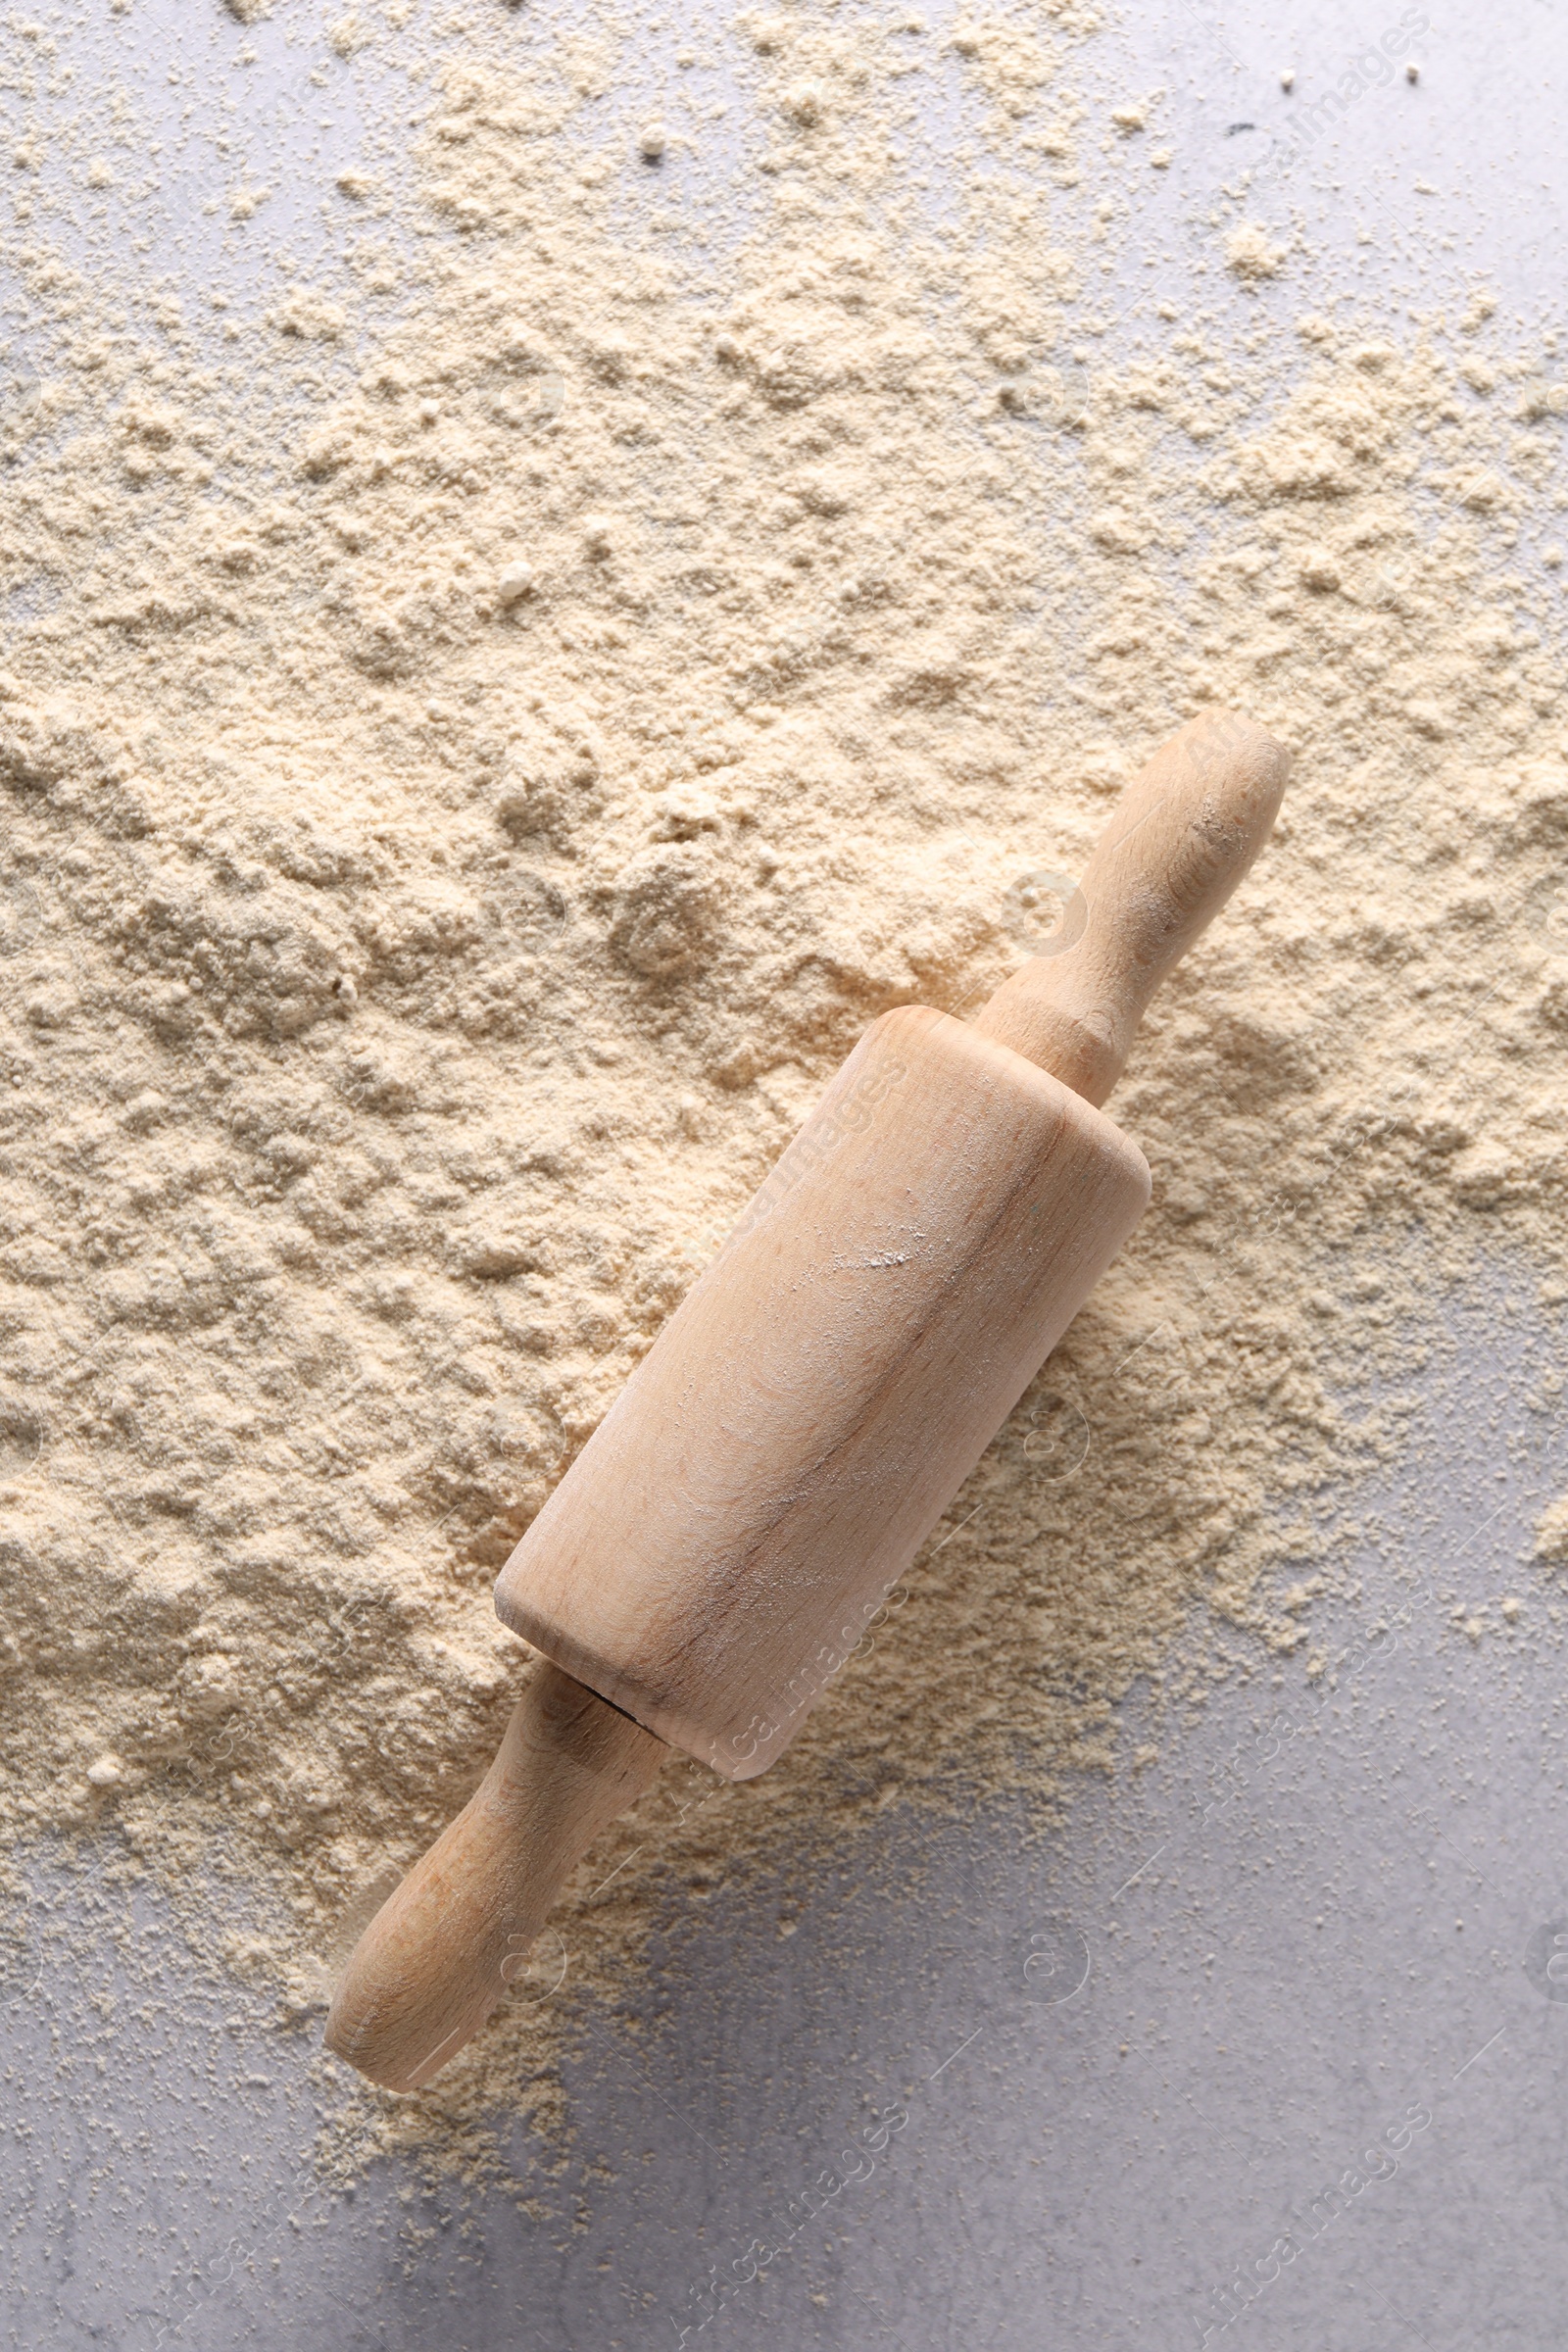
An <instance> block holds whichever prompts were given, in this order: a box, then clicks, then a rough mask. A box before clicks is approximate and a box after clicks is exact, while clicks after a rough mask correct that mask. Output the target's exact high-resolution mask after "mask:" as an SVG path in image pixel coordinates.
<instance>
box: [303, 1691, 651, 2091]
mask: <svg viewBox="0 0 1568 2352" xmlns="http://www.w3.org/2000/svg"><path fill="white" fill-rule="evenodd" d="M668 1754H669V1750H668V1748H667V1747H665V1745H664V1744H663V1742H662V1740H656V1739H655V1738H654V1736H653V1734H652V1733H651V1732H646V1731H644V1730H643V1729H642V1727H641V1726H640V1725H639V1724H635V1723H632V1722H630V1721H629V1720H628V1719H627V1717H626V1716H624V1715H620V1714H617V1713H616V1711H615V1709H614V1708H613V1707H607V1706H606V1705H605V1703H604V1701H603V1700H602V1699H599V1698H596V1697H595V1696H594V1693H593V1692H592V1691H585V1690H584V1689H583V1687H582V1685H581V1684H580V1683H577V1682H574V1681H573V1680H572V1679H571V1677H570V1676H569V1675H566V1674H563V1673H562V1672H561V1670H560V1668H559V1667H556V1666H552V1665H550V1664H549V1663H548V1662H543V1663H541V1665H540V1666H539V1667H538V1669H537V1670H536V1672H535V1674H534V1676H533V1679H532V1681H531V1682H530V1683H529V1685H528V1688H527V1690H526V1691H524V1692H523V1694H522V1696H521V1698H520V1699H519V1700H518V1701H517V1704H516V1706H515V1709H514V1711H513V1716H512V1721H511V1722H510V1723H509V1725H508V1726H507V1731H506V1737H505V1738H504V1739H503V1740H502V1742H501V1746H500V1748H499V1750H498V1751H497V1754H496V1759H495V1762H494V1763H493V1764H492V1765H491V1767H490V1770H489V1771H488V1772H487V1773H486V1775H485V1777H484V1779H483V1781H481V1783H480V1784H479V1787H478V1788H477V1789H475V1791H474V1793H473V1795H472V1796H471V1797H470V1798H469V1799H468V1802H467V1803H466V1805H465V1806H464V1808H463V1811H462V1812H461V1813H460V1814H459V1815H458V1817H457V1819H456V1821H454V1822H453V1823H452V1824H451V1825H450V1826H449V1827H448V1828H447V1829H446V1830H444V1831H443V1832H442V1834H441V1836H440V1837H439V1838H437V1839H436V1842H435V1844H434V1845H433V1846H432V1847H431V1848H430V1851H429V1852H428V1853H427V1854H425V1855H424V1856H423V1857H422V1859H421V1860H420V1861H419V1863H418V1865H417V1868H416V1869H414V1870H413V1871H411V1872H410V1874H409V1876H408V1877H407V1878H406V1879H405V1880H404V1882H403V1884H402V1886H401V1887H397V1888H396V1890H395V1891H394V1892H393V1893H392V1894H391V1895H390V1896H389V1897H388V1899H387V1900H386V1902H384V1903H383V1904H382V1906H381V1908H380V1910H379V1911H378V1912H377V1913H376V1915H375V1917H374V1919H373V1920H371V1922H370V1924H369V1926H368V1928H367V1929H366V1931H365V1934H364V1935H363V1936H361V1938H360V1940H359V1942H358V1943H357V1944H356V1946H355V1948H354V1951H353V1952H352V1953H351V1955H350V1958H349V1964H348V1967H347V1969H346V1970H345V1971H344V1974H343V1978H342V1981H341V1983H340V1984H339V1985H338V1988H337V1992H336V1995H335V1996H334V1999H333V2002H332V2008H331V2013H330V2015H329V2016H328V2018H327V2021H326V2042H327V2047H328V2048H329V2049H332V2050H335V2051H336V2052H337V2054H338V2056H339V2057H340V2058H346V2059H348V2061H349V2063H350V2064H351V2065H352V2066H356V2067H358V2069H359V2071H360V2073H361V2074H363V2075H367V2076H368V2077H369V2079H370V2081H371V2082H380V2083H382V2084H384V2086H385V2087H386V2088H387V2089H388V2090H417V2089H418V2088H419V2087H420V2085H421V2084H422V2083H425V2082H428V2081H429V2080H430V2078H431V2076H432V2075H434V2074H436V2073H437V2072H438V2071H439V2070H440V2068H442V2067H443V2066H445V2065H446V2063H447V2061H448V2059H450V2058H452V2057H455V2056H456V2054H457V2052H458V2051H459V2050H460V2049H462V2047H463V2045H464V2043H465V2042H466V2041H469V2040H471V2038H472V2037H473V2035H474V2034H476V2033H477V2032H478V2031H479V2028H480V2027H481V2026H482V2025H483V2023H484V2021H485V2019H486V2018H487V2017H488V2016H489V2014H490V2012H491V2010H492V2009H493V2008H494V2007H495V2005H496V2003H497V2002H498V2001H499V2000H500V1999H501V1997H502V1995H503V1994H504V1993H505V1992H506V1990H507V1988H508V1986H509V1985H511V1984H512V1983H513V1982H514V1981H515V1978H516V1977H517V1975H518V1973H519V1972H520V1971H521V1969H522V1968H523V1967H524V1966H525V1964H526V1959H527V1953H528V1947H529V1946H530V1944H531V1943H532V1942H533V1940H534V1937H535V1936H537V1935H538V1933H539V1930H540V1928H541V1927H542V1926H543V1925H544V1919H545V1914H546V1912H547V1911H548V1910H549V1908H550V1905H551V1903H552V1902H553V1901H554V1900H555V1897H556V1895H557V1893H558V1892H559V1891H560V1887H561V1884H562V1881H563V1880H564V1878H565V1877H566V1876H567V1875H568V1873H569V1872H570V1871H571V1869H572V1867H573V1865H574V1864H575V1863H576V1862H577V1860H578V1859H579V1857H580V1856H581V1854H582V1852H583V1849H584V1848H585V1847H586V1846H587V1845H588V1844H589V1842H590V1841H591V1840H592V1838H595V1837H596V1836H597V1834H598V1833H599V1831H600V1830H602V1829H603V1828H604V1826H605V1824H606V1823H607V1822H610V1821H613V1819H614V1817H615V1815H616V1814H617V1813H620V1812H623V1811H624V1810H625V1808H626V1806H627V1805H629V1804H630V1803H631V1801H632V1799H633V1797H635V1796H637V1795H640V1793H641V1792H642V1790H643V1789H646V1788H647V1786H648V1784H649V1782H650V1781H651V1780H653V1778H654V1776H655V1774H656V1773H657V1772H658V1771H659V1768H660V1766H661V1765H662V1763H663V1762H664V1761H665V1759H666V1757H667V1756H668Z"/></svg>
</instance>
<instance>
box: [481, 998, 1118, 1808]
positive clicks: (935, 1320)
mask: <svg viewBox="0 0 1568 2352" xmlns="http://www.w3.org/2000/svg"><path fill="white" fill-rule="evenodd" d="M1149 1184H1150V1180H1149V1170H1148V1168H1147V1167H1146V1165H1145V1163H1144V1158H1143V1155H1142V1153H1141V1152H1139V1151H1138V1150H1137V1148H1136V1147H1135V1146H1134V1145H1132V1144H1130V1143H1129V1142H1128V1141H1127V1139H1126V1138H1125V1137H1124V1136H1123V1135H1121V1134H1120V1133H1119V1132H1118V1131H1117V1129H1116V1128H1115V1127H1113V1126H1112V1125H1111V1123H1110V1121H1109V1120H1108V1119H1106V1118H1104V1117H1103V1115H1102V1114H1101V1113H1100V1112H1099V1111H1097V1110H1095V1109H1093V1108H1092V1107H1091V1106H1090V1105H1089V1104H1088V1103H1085V1102H1084V1101H1083V1100H1082V1099H1081V1098H1080V1097H1079V1096H1077V1095H1075V1094H1073V1093H1072V1092H1071V1091H1070V1090H1069V1089H1068V1088H1066V1087H1064V1086H1062V1085H1061V1084H1060V1083H1059V1082H1058V1081H1057V1080H1056V1079H1054V1078H1052V1077H1050V1076H1048V1075H1047V1074H1046V1072H1045V1071H1043V1070H1040V1069H1037V1068H1036V1067H1035V1065H1034V1064H1033V1063H1032V1062H1028V1061H1025V1060H1024V1059H1023V1058H1022V1057H1021V1056H1020V1055H1018V1054H1013V1053H1011V1052H1010V1051H1009V1050H1008V1049H1007V1048H1006V1047H1005V1046H1000V1045H998V1044H996V1043H995V1042H994V1041H992V1040H990V1039H987V1038H983V1037H980V1036H978V1035H977V1034H976V1033H975V1031H974V1030H973V1029H971V1028H966V1027H965V1026H964V1025H963V1024H962V1023H960V1022H958V1021H955V1020H951V1019H949V1018H948V1017H947V1015H945V1014H943V1013H938V1012H932V1011H929V1010H927V1009H925V1008H923V1007H907V1008H905V1009H903V1010H900V1011H897V1012H891V1013H887V1014H884V1016H883V1017H882V1019H881V1020H879V1021H877V1022H876V1023H874V1025H873V1026H872V1028H871V1029H870V1030H869V1031H868V1032H867V1033H866V1035H865V1037H864V1038H862V1039H861V1041H860V1043H859V1045H858V1047H857V1048H856V1050H855V1052H854V1053H853V1054H851V1056H850V1058H849V1060H848V1061H847V1062H846V1064H845V1065H844V1068H843V1069H842V1070H841V1071H840V1072H839V1074H838V1076H837V1077H836V1078H835V1080H834V1081H833V1083H832V1085H831V1086H830V1087H829V1088H828V1091H827V1093H826V1094H825V1095H824V1097H823V1099H822V1101H821V1103H819V1104H818V1105H817V1107H816V1109H815V1110H814V1111H813V1112H812V1114H811V1116H810V1117H809V1119H808V1121H807V1123H806V1125H805V1127H804V1128H803V1129H802V1130H801V1133H800V1134H799V1135H798V1136H797V1137H796V1139H795V1141H794V1143H793V1144H792V1145H791V1146H790V1148H789V1150H788V1151H787V1152H785V1154H784V1156H783V1158H782V1159H781V1160H780V1161H779V1163H778V1166H777V1167H776V1168H775V1169H774V1171H773V1173H772V1175H771V1176H770V1177H769V1178H768V1180H767V1182H766V1183H765V1184H764V1185H763V1186H762V1188H761V1190H760V1192H759V1193H758V1195H757V1197H756V1199H755V1200H754V1201H752V1203H751V1205H750V1206H749V1208H748V1209H747V1210H746V1212H745V1214H744V1215H743V1216H742V1218H741V1220H740V1222H739V1224H738V1225H737V1226H736V1228H735V1231H734V1232H733V1234H732V1235H731V1236H730V1238H729V1240H728V1241H727V1242H726V1243H725V1245H724V1247H723V1248H722V1250H720V1252H719V1254H718V1256H717V1257H716V1258H715V1259H714V1261H713V1263H712V1264H711V1267H710V1268H709V1269H708V1272H707V1273H706V1274H705V1275H704V1276H703V1278H702V1280H701V1281H700V1282H699V1283H698V1284H697V1285H696V1286H695V1288H694V1289H693V1290H692V1291H691V1292H689V1293H688V1295H687V1297H686V1298H685V1299H683V1300H682V1302H681V1304H680V1306H679V1307H678V1308H677V1309H676V1311H675V1313H674V1315H673V1316H672V1317H671V1318H670V1320H669V1322H668V1323H666V1324H665V1326H664V1328H663V1330H662V1332H661V1333H660V1336H659V1338H658V1340H657V1341H656V1342H655V1344H654V1347H653V1348H652V1349H651V1351H650V1352H649V1354H648V1355H647V1356H646V1357H645V1358H644V1360H643V1362H642V1363H641V1364H640V1365H639V1366H638V1368H637V1370H636V1371H635V1373H634V1374H633V1375H632V1377H631V1379H630V1380H629V1381H628V1382H627V1384H626V1387H625V1389H624V1390H623V1391H622V1393H621V1395H620V1397H618V1399H617V1400H616V1402H615V1403H614V1405H613V1406H612V1408H611V1410H610V1412H609V1414H608V1415H607V1416H606V1418H605V1420H604V1421H603V1422H602V1423H601V1424H600V1427H599V1428H598V1430H597V1431H596V1432H595V1433H594V1436H593V1437H592V1438H591V1439H590V1440H589V1442H588V1445H587V1446H585V1448H584V1449H583V1451H582V1453H581V1454H580V1455H579V1456H578V1458H577V1460H576V1462H574V1463H573V1465H572V1467H571V1469H570V1470H569V1471H568V1472H567V1474H566V1476H565V1478H564V1480H563V1481H562V1483H561V1485H560V1486H559V1487H558V1488H557V1489H556V1492H555V1494H554V1495H552V1496H551V1497H550V1499H549V1501H548V1502H547V1503H546V1504H545V1507H544V1509H543V1510H542V1511H541V1512H540V1513H539V1516H538V1517H537V1518H536V1519H535V1521H534V1522H533V1525H532V1526H531V1527H530V1528H529V1530H528V1532H527V1534H526V1535H525V1536H524V1537H523V1539H522V1542H521V1543H520V1544H518V1546H517V1548H516V1550H515V1552H514V1553H513V1555H512V1558H511V1559H510V1560H509V1561H508V1563H507V1565H506V1567H505V1569H504V1570H503V1571H502V1574H501V1577H500V1579H499V1581H498V1583H497V1586H496V1607H497V1609H498V1610H499V1611H500V1614H501V1616H502V1618H503V1619H504V1620H505V1622H506V1623H507V1624H508V1625H510V1626H512V1627H513V1628H514V1629H515V1631H516V1632H517V1633H520V1634H522V1635H524V1636H525V1637H526V1639H527V1640H528V1641H530V1642H533V1643H534V1644H535V1645H536V1646H537V1647H539V1648H541V1649H543V1650H544V1651H545V1653H546V1654H547V1656H549V1657H552V1658H554V1659H555V1660H556V1662H557V1663H558V1664H559V1665H561V1666H564V1668H565V1669H566V1671H567V1672H568V1673H569V1674H573V1675H575V1676H576V1677H577V1678H578V1679H579V1680H580V1681H582V1682H585V1683H587V1684H588V1685H589V1686H590V1688H591V1689H593V1690H595V1691H599V1692H601V1694H602V1695H603V1696H604V1697H606V1698H609V1699H611V1700H613V1702H614V1704H615V1705H616V1706H619V1707H623V1708H624V1709H625V1710H626V1712H627V1713H628V1714H629V1715H634V1716H635V1717H636V1718H637V1720H638V1721H639V1722H641V1723H645V1724H647V1725H648V1727H649V1729H650V1730H652V1731H655V1732H657V1733H658V1734H659V1736H660V1737H661V1739H663V1740H668V1741H670V1742H671V1744H672V1745H674V1746H677V1747H682V1748H685V1749H686V1750H687V1751H688V1752H689V1753H690V1754H692V1755H695V1756H699V1757H701V1758H702V1759H703V1760H704V1761H705V1762H706V1763H709V1764H711V1765H712V1766H713V1767H714V1768H715V1770H717V1771H719V1772H721V1773H724V1774H725V1775H727V1776H728V1777H729V1778H731V1779H735V1780H746V1779H750V1778H751V1777H752V1776H753V1775H754V1774H756V1773H759V1772H761V1771H763V1770H764V1769H765V1767H766V1766H767V1765H768V1764H769V1763H771V1762H772V1760H773V1758H774V1757H775V1756H776V1755H777V1754H778V1752H779V1750H780V1749H781V1748H782V1747H783V1746H784V1744H785V1742H786V1741H787V1740H789V1738H790V1737H791V1735H792V1734H793V1733H794V1732H795V1730H796V1729H798V1727H799V1725H800V1724H801V1722H802V1721H803V1720H804V1719H805V1716H806V1713H807V1711H808V1710H809V1707H810V1705H811V1704H812V1702H813V1701H814V1699H815V1698H816V1697H817V1696H818V1695H819V1694H820V1692H821V1691H822V1690H823V1688H824V1687H825V1686H826V1684H827V1682H828V1680H829V1679H830V1677H831V1675H832V1674H833V1673H834V1672H836V1671H837V1669H838V1667H839V1666H840V1665H842V1664H843V1662H844V1660H845V1659H846V1658H847V1657H848V1656H849V1654H850V1652H851V1651H852V1650H853V1649H854V1648H855V1646H856V1644H857V1642H858V1641H859V1639H860V1637H861V1634H862V1633H863V1632H864V1630H865V1626H866V1624H867V1622H868V1620H869V1619H870V1617H871V1616H872V1614H873V1613H874V1611H875V1610H876V1609H877V1607H878V1606H879V1605H880V1603H881V1601H882V1600H883V1598H884V1597H885V1595H886V1593H888V1591H889V1589H890V1588H891V1587H892V1585H893V1584H894V1583H895V1582H896V1581H897V1579H898V1578H899V1577H900V1576H901V1575H902V1574H903V1573H904V1571H905V1570H906V1569H907V1567H908V1565H909V1563H910V1562H911V1560H912V1559H913V1558H914V1556H915V1553H916V1552H917V1551H918V1550H919V1548H920V1546H921V1544H923V1543H924V1542H925V1540H926V1538H927V1536H928V1535H929V1534H930V1532H931V1530H932V1528H933V1527H934V1526H935V1525H936V1523H937V1521H938V1520H939V1519H940V1518H941V1516H942V1514H943V1512H944V1511H945V1510H946V1509H947V1507H948V1504H949V1503H950V1502H951V1501H952V1499H953V1496H954V1495H955V1494H956V1492H957V1490H958V1488H959V1487H960V1486H961V1485H962V1483H963V1481H964V1479H965V1478H966V1477H967V1476H968V1474H969V1472H970V1471H971V1470H972V1469H973V1468H974V1465H975V1464H976V1462H977V1461H978V1460H979V1459H980V1456H981V1454H982V1453H983V1452H984V1451H985V1449H986V1447H987V1446H988V1445H989V1444H990V1442H991V1440H992V1438H993V1437H994V1436H995V1434H996V1431H997V1429H998V1427H999V1425H1000V1424H1001V1422H1002V1421H1003V1420H1004V1419H1005V1417H1006V1415H1007V1413H1008V1412H1009V1411H1010V1410H1011V1408H1012V1406H1013V1405H1014V1404H1015V1403H1016V1401H1017V1399H1018V1397H1020V1396H1021V1395H1022V1393H1023V1391H1024V1389H1025V1388H1026V1387H1027V1386H1028V1384H1029V1382H1030V1380H1031V1379H1032V1378H1033V1377H1034V1375H1035V1373H1036V1372H1037V1371H1038V1370H1039V1368H1040V1365H1041V1364H1042V1363H1043V1362H1044V1360H1045V1358H1046V1356H1047V1355H1048V1354H1049V1353H1050V1351H1051V1349H1052V1348H1053V1347H1054V1345H1055V1342H1056V1340H1057V1339H1058V1338H1059V1336H1060V1334H1061V1333H1062V1331H1063V1330H1065V1328H1066V1326H1067V1324H1068V1323H1069V1322H1070V1320H1071V1319H1072V1317H1073V1316H1074V1315H1075V1314H1076V1313H1077V1311H1078V1309H1079V1307H1080V1306H1081V1305H1082V1304H1083V1301H1084V1299H1086V1298H1087V1297H1088V1295H1089V1293H1090V1291H1091V1290H1092V1288H1093V1287H1094V1285H1095V1283H1096V1282H1097V1281H1098V1280H1099V1278H1100V1276H1101V1275H1102V1274H1103V1271H1104V1269H1105V1267H1106V1266H1107V1265H1108V1264H1109V1262H1110V1260H1111V1258H1112V1257H1113V1256H1114V1255H1115V1252H1116V1251H1117V1250H1118V1249H1119V1248H1120V1247H1121V1245H1122V1243H1123V1242H1124V1241H1125V1239H1126V1238H1127V1235H1128V1234H1129V1233H1130V1232H1131V1230H1132V1228H1133V1226H1134V1225H1135V1224H1136V1223H1137V1220H1138V1218H1139V1216H1140V1215H1141V1214H1142V1213H1143V1209H1144V1207H1145V1204H1146V1202H1147V1201H1148V1199H1149Z"/></svg>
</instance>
